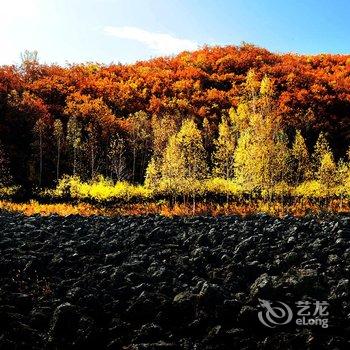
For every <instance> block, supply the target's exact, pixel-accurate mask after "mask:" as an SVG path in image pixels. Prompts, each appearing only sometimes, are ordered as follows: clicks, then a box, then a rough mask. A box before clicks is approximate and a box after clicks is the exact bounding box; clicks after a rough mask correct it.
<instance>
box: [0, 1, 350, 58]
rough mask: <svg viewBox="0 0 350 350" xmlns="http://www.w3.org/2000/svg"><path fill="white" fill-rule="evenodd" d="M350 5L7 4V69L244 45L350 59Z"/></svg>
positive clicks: (0, 13) (0, 9) (0, 20)
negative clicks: (27, 53)
mask: <svg viewBox="0 0 350 350" xmlns="http://www.w3.org/2000/svg"><path fill="white" fill-rule="evenodd" d="M349 18H350V1H348V0H261V1H259V0H0V64H11V63H15V62H18V61H19V57H20V53H21V52H23V51H24V50H25V49H28V50H38V51H39V58H40V59H41V61H42V62H46V63H51V62H57V63H60V64H64V63H65V62H70V63H74V62H86V61H90V62H91V61H94V62H103V63H110V62H112V61H113V62H122V63H127V62H135V61H137V60H141V59H148V58H150V57H155V56H159V55H170V54H175V53H177V52H179V51H182V50H193V49H196V48H197V47H200V46H203V45H204V44H208V45H227V44H235V45H236V44H240V43H241V42H242V41H245V42H249V43H253V44H256V45H258V46H262V47H266V48H267V49H269V50H271V51H275V52H298V53H307V54H314V53H321V52H333V53H350V26H349V24H348V23H349V22H348V21H349Z"/></svg>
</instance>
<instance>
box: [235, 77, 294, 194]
mask: <svg viewBox="0 0 350 350" xmlns="http://www.w3.org/2000/svg"><path fill="white" fill-rule="evenodd" d="M249 96H250V98H254V99H255V100H254V99H253V100H250V101H248V102H246V103H243V104H242V105H240V106H238V109H237V112H236V113H231V119H233V121H234V123H235V124H236V125H237V126H238V130H240V137H239V139H238V144H237V148H236V151H235V155H234V158H235V160H234V165H235V172H236V180H237V182H238V183H239V184H240V185H241V186H242V189H243V190H244V191H247V192H251V191H258V192H259V193H261V194H268V195H269V197H270V198H271V196H272V191H273V188H274V186H275V185H276V184H277V183H278V182H281V181H285V175H286V174H287V172H288V167H287V159H288V147H287V142H288V140H287V138H286V135H285V134H284V133H283V130H282V128H281V126H280V118H279V116H277V115H276V114H275V113H274V107H273V106H274V100H273V87H272V82H271V81H270V80H269V78H267V77H265V78H264V79H263V80H262V82H261V85H260V92H259V95H258V97H254V96H253V97H252V95H249Z"/></svg>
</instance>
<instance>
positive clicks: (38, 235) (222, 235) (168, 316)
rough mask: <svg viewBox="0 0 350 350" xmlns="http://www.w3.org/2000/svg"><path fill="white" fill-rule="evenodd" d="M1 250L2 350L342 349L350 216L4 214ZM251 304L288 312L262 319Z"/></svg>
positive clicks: (347, 341) (349, 343) (349, 320)
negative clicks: (299, 321) (322, 319)
mask: <svg viewBox="0 0 350 350" xmlns="http://www.w3.org/2000/svg"><path fill="white" fill-rule="evenodd" d="M0 253H1V254H0V349H15V348H19V349H22V348H27V349H43V348H47V349H70V348H74V349H80V348H82V349H83V348H84V349H87V348H95V349H103V348H107V349H140V350H141V349H169V350H170V349H189V350H193V349H197V350H201V349H256V348H258V349H298V350H299V349H349V348H350V298H349V294H350V287H349V279H350V217H346V216H344V217H340V216H338V217H336V218H323V219H322V218H316V217H306V218H303V219H297V218H292V217H285V218H283V219H275V218H271V217H268V216H264V215H259V216H255V217H251V218H246V219H241V218H238V217H223V218H205V217H201V218H174V219H169V218H162V217H119V218H106V217H90V218H82V217H76V216H74V217H67V218H62V217H57V216H51V217H24V216H21V215H14V214H7V213H2V214H1V213H0ZM259 299H264V300H271V301H274V302H275V304H272V305H274V306H278V305H280V306H281V305H282V304H278V303H277V301H283V302H285V303H286V304H288V305H290V307H291V309H292V311H293V313H294V317H293V319H292V320H291V321H289V322H288V323H286V324H285V325H276V324H270V325H273V326H275V327H274V328H269V327H267V326H265V325H263V324H262V323H261V322H260V320H259V318H258V313H259V312H261V313H262V315H265V316H266V315H267V311H266V310H265V309H264V308H263V307H262V306H260V304H259ZM297 301H309V302H311V305H313V304H312V303H314V302H316V301H327V302H328V303H329V307H328V312H329V316H328V319H329V327H328V328H322V327H321V326H320V325H300V326H298V325H296V322H295V318H296V312H297V309H296V306H295V305H296V304H295V302H297ZM312 310H313V309H312ZM270 311H271V310H270ZM264 312H265V313H264ZM273 312H275V315H274V316H276V317H275V318H274V319H272V321H276V323H283V322H284V321H287V320H283V319H282V318H278V317H280V316H281V317H282V316H283V314H282V313H280V314H278V312H282V311H281V310H278V309H277V308H274V309H273V310H272V313H271V312H270V314H269V316H271V318H273V317H272V316H273ZM287 316H288V315H287ZM271 318H270V319H271ZM265 320H266V318H265ZM277 321H278V322H277Z"/></svg>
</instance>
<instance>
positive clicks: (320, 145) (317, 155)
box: [312, 131, 332, 176]
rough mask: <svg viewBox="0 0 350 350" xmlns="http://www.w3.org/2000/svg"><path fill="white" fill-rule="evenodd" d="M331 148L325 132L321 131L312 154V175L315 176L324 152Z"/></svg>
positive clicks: (329, 150) (329, 151)
mask: <svg viewBox="0 0 350 350" xmlns="http://www.w3.org/2000/svg"><path fill="white" fill-rule="evenodd" d="M331 152H332V151H331V148H330V146H329V143H328V141H327V138H326V136H325V134H324V133H323V132H322V131H321V132H320V134H319V136H318V139H317V141H316V144H315V147H314V152H313V154H312V167H313V172H314V175H315V176H317V171H318V170H319V168H320V166H321V162H322V159H323V157H324V156H325V154H327V153H331Z"/></svg>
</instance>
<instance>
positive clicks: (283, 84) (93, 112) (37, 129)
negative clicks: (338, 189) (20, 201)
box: [0, 45, 350, 186]
mask: <svg viewBox="0 0 350 350" xmlns="http://www.w3.org/2000/svg"><path fill="white" fill-rule="evenodd" d="M252 70H253V71H254V73H255V79H256V81H259V82H261V81H262V80H263V78H264V77H265V76H268V77H269V79H270V81H271V82H272V84H273V93H272V94H271V98H272V99H273V101H274V102H273V107H274V112H273V114H274V115H276V116H278V118H279V119H280V120H281V123H282V127H283V129H284V131H285V132H286V134H287V135H288V136H289V137H290V140H293V139H294V136H295V130H296V129H300V131H301V133H302V134H303V135H304V137H305V139H306V144H307V147H308V148H309V150H310V151H311V148H312V147H313V145H314V143H315V141H316V139H317V137H318V134H319V132H320V131H324V133H325V134H326V135H327V138H328V141H329V142H330V144H331V146H332V148H333V150H334V153H335V156H336V159H338V158H339V157H344V156H345V152H346V148H347V147H348V144H349V140H350V55H348V56H346V55H317V56H302V55H296V54H283V55H282V54H274V53H271V52H269V51H267V50H265V49H262V48H258V47H255V46H252V45H242V46H239V47H236V46H228V47H210V48H209V47H205V48H203V49H201V50H198V51H196V52H184V53H181V54H179V55H178V56H175V57H170V58H156V59H153V60H150V61H145V62H138V63H136V64H131V65H121V64H111V65H100V64H95V63H91V64H84V65H69V66H67V67H61V66H57V65H43V64H40V63H39V61H38V58H37V55H36V54H35V53H28V52H27V53H25V54H24V55H23V59H22V63H21V65H20V66H2V67H0V141H1V146H0V148H1V149H0V155H1V157H0V158H1V159H2V160H1V162H2V163H1V164H7V165H8V168H9V172H10V173H11V174H12V177H13V179H14V182H15V183H19V184H21V185H27V186H51V185H53V184H54V183H55V181H56V180H57V178H59V177H61V176H62V174H77V175H80V176H81V177H82V178H84V179H85V180H86V179H89V178H92V177H94V176H95V175H97V174H102V175H104V176H109V177H112V178H113V179H114V180H123V179H126V180H129V181H133V182H143V180H144V176H145V171H146V167H147V164H148V163H149V161H150V159H151V157H152V155H155V156H157V155H160V154H161V153H163V152H164V151H165V148H166V147H167V144H168V139H169V137H170V136H171V135H172V134H175V133H176V132H178V131H179V130H180V127H181V124H182V122H183V121H184V120H187V119H191V120H194V122H195V123H196V125H197V126H198V128H199V130H200V131H201V133H202V136H203V144H204V148H205V150H206V151H207V152H208V154H212V153H213V152H214V148H215V142H214V140H216V138H217V136H218V125H219V123H220V121H221V118H222V116H223V115H224V116H226V117H228V116H229V111H230V110H231V112H232V111H234V110H235V109H236V108H237V106H238V105H239V103H240V101H241V100H242V98H244V96H245V95H246V94H247V91H246V79H247V74H248V72H249V71H252ZM253 98H254V96H253ZM290 146H291V142H290ZM207 160H208V163H209V166H210V167H212V166H214V164H212V161H213V158H212V157H208V159H207ZM2 168H3V170H2V171H3V172H5V170H4V169H5V165H4V166H3V167H2ZM3 176H4V175H3Z"/></svg>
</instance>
